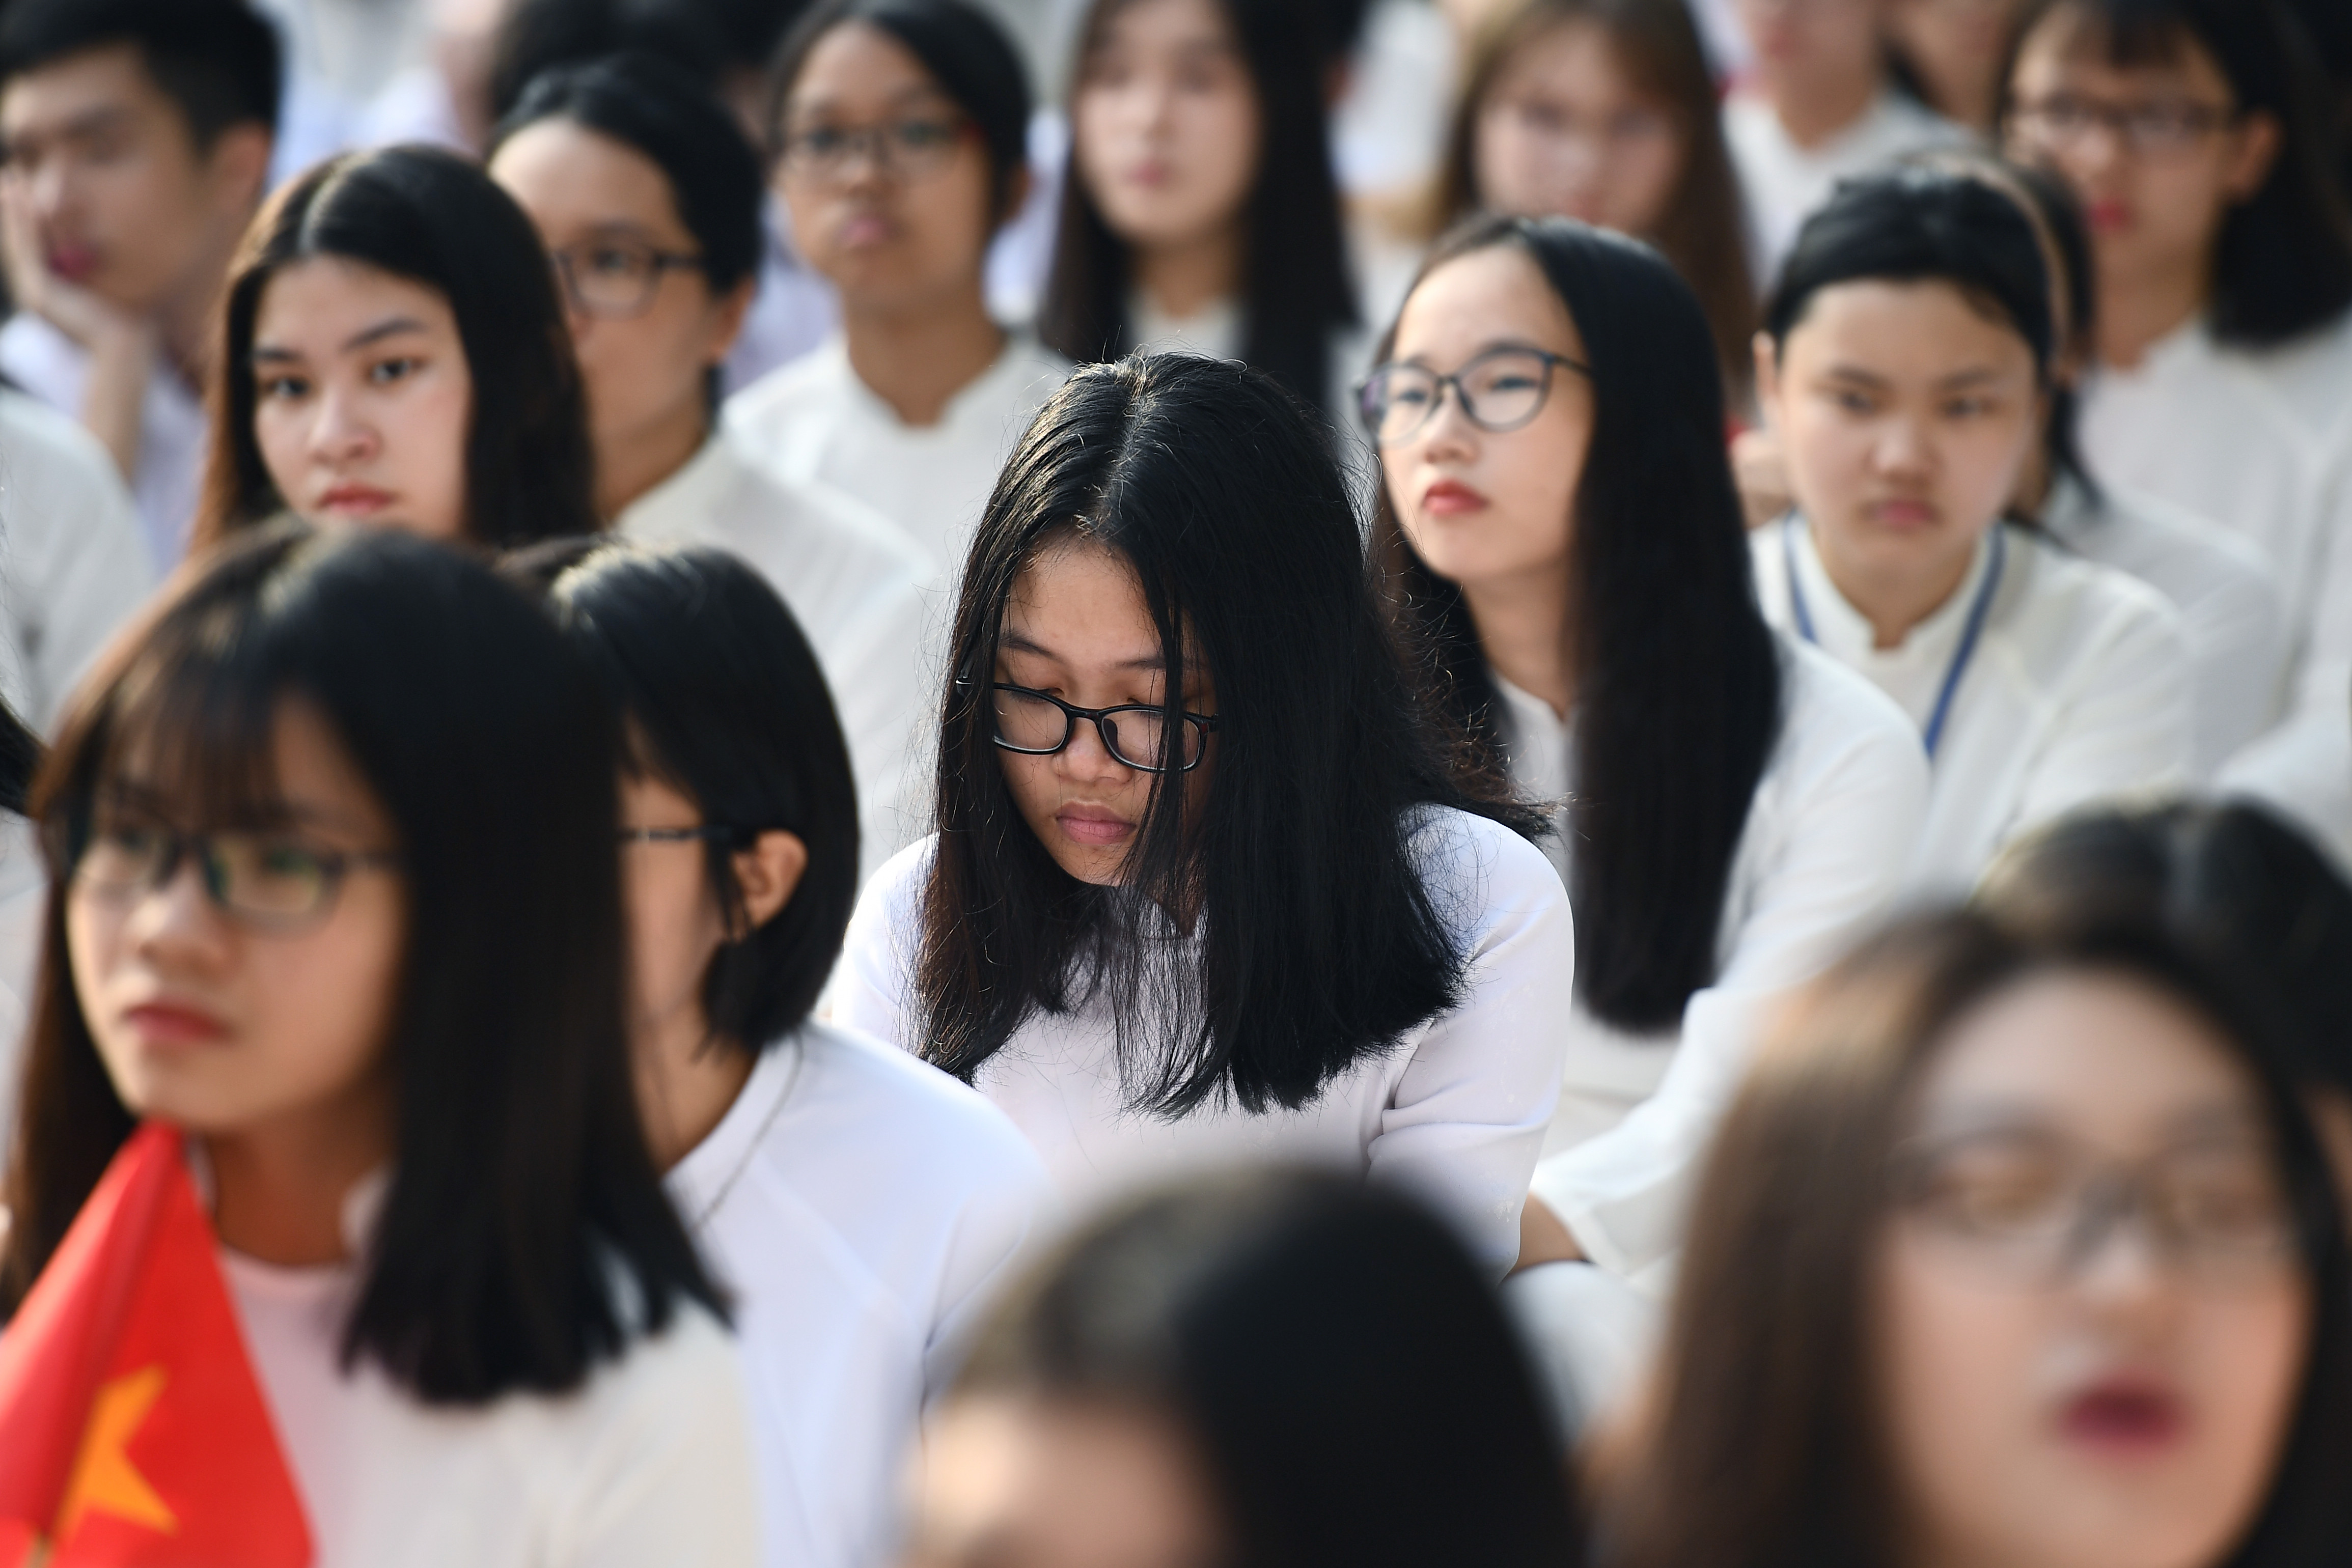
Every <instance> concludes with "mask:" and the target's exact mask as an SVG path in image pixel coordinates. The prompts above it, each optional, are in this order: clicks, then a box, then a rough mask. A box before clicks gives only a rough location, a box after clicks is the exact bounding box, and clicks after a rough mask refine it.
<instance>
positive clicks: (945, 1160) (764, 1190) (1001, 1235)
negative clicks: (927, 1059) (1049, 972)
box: [668, 1023, 1054, 1568]
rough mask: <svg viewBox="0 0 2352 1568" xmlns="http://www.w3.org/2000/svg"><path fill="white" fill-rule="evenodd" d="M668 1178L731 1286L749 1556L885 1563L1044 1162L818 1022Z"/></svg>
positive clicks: (795, 1038) (1039, 1212) (857, 1037)
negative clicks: (754, 1479)
mask: <svg viewBox="0 0 2352 1568" xmlns="http://www.w3.org/2000/svg"><path fill="white" fill-rule="evenodd" d="M668 1185H669V1190H670V1196H671V1197H673V1198H674V1199H675V1200H676V1201H677V1206H678V1210H679V1212H680V1213H681V1214H683V1215H684V1216H685V1217H686V1218H687V1220H688V1224H689V1225H690V1226H691V1227H692V1228H693V1229H694V1232H695V1236H696V1239H698V1241H699V1242H700V1243H701V1245H702V1247H703V1249H704V1250H705V1252H706V1254H707V1255H708V1256H709V1259H710V1262H711V1268H712V1271H713V1272H714V1273H715V1274H716V1275H718V1276H719V1280H720V1281H721V1282H722V1284H723V1285H724V1286H725V1288H726V1289H727V1290H728V1291H729V1293H730V1297H731V1299H732V1300H733V1301H734V1306H735V1331H736V1333H737V1334H738V1335H739V1336H740V1350H741V1354H742V1359H743V1367H744V1374H745V1383H746V1392H747V1395H748V1398H749V1401H750V1404H751V1429H752V1436H753V1438H754V1447H755V1450H756V1452H757V1455H758V1460H759V1475H760V1495H761V1503H762V1509H761V1512H762V1521H761V1522H762V1534H763V1537H764V1541H765V1549H764V1551H763V1552H762V1553H761V1561H762V1562H763V1563H766V1564H767V1568H865V1565H866V1564H869V1563H884V1562H887V1561H889V1560H890V1559H891V1556H892V1554H893V1553H894V1552H895V1551H896V1549H897V1545H898V1542H897V1541H896V1540H895V1535H896V1527H897V1524H898V1480H899V1477H900V1475H901V1473H902V1469H903V1467H904V1466H905V1464H906V1462H907V1459H908V1455H909V1454H910V1453H911V1452H912V1450H913V1447H914V1439H915V1431H916V1425H917V1421H918V1418H919V1415H920V1412H921V1410H922V1407H923V1404H924V1402H925V1400H926V1398H927V1397H930V1396H937V1395H938V1394H940V1392H941V1391H942V1390H943V1388H944V1386H945V1385H946V1383H947V1382H948V1380H949V1379H950V1377H952V1376H953V1375H954V1372H955V1362H956V1357H957V1354H958V1353H959V1352H960V1350H961V1348H962V1345H963V1343H964V1341H965V1340H966V1339H967V1337H968V1336H969V1333H970V1332H971V1330H972V1328H973V1327H974V1326H975V1319H976V1318H977V1317H978V1316H979V1315H980V1314H981V1313H982V1312H984V1311H985V1310H986V1309H987V1307H988V1306H989V1304H990V1302H991V1301H992V1299H993V1297H994V1296H995V1294H996V1292H997V1291H998V1290H999V1289H1000V1288H1001V1287H1002V1286H1003V1283H1004V1282H1005V1281H1006V1278H1007V1276H1008V1275H1009V1274H1011V1273H1012V1272H1013V1271H1014V1270H1016V1269H1017V1267H1018V1265H1019V1263H1020V1262H1021V1260H1023V1258H1024V1255H1025V1252H1026V1251H1027V1249H1030V1248H1031V1247H1032V1245H1033V1244H1034V1241H1035V1240H1036V1239H1037V1238H1038V1237H1039V1236H1040V1234H1041V1233H1042V1232H1043V1230H1044V1229H1045V1228H1046V1225H1047V1222H1048V1221H1049V1219H1050V1218H1051V1216H1052V1214H1053V1212H1054V1199H1053V1188H1052V1185H1051V1184H1050V1183H1049V1182H1048V1181H1047V1180H1046V1176H1045V1168H1044V1166H1041V1165H1039V1164H1038V1161H1037V1156H1036V1155H1034V1154H1033V1153H1031V1152H1030V1149H1029V1145H1028V1144H1027V1142H1026V1141H1025V1140H1024V1139H1023V1137H1022V1136H1021V1134H1020V1132H1019V1131H1018V1129H1016V1128H1015V1127H1014V1126H1013V1124H1012V1123H1011V1122H1009V1121H1007V1120H1006V1119H1005V1117H1004V1113H1003V1112H1001V1111H999V1110H997V1109H996V1107H995V1106H993V1105H991V1104H990V1103H988V1102H987V1101H986V1100H985V1099H983V1098H982V1097H981V1096H980V1095H978V1094H976V1093H974V1092H972V1091H971V1090H970V1089H968V1088H966V1087H964V1085H962V1084H961V1083H959V1082H956V1081H955V1080H954V1079H952V1078H950V1077H949V1076H948V1075H947V1074H946V1073H944V1072H941V1071H938V1070H937V1069H935V1068H932V1067H929V1066H926V1065H925V1064H923V1063H922V1062H919V1061H916V1060H915V1059H914V1058H912V1057H910V1056H908V1055H906V1054H905V1053H904V1052H902V1051H897V1050H894V1049H892V1048H891V1047H889V1046H887V1045H884V1044H883V1043H881V1042H880V1041H879V1040H872V1039H869V1038H867V1037H866V1036H865V1035H861V1034H856V1033H854V1032H852V1031H850V1030H843V1029H835V1028H832V1027H829V1026H827V1025H824V1024H819V1023H809V1024H805V1025H803V1027H802V1028H801V1029H799V1030H796V1031H795V1032H794V1033H793V1035H792V1036H791V1037H789V1038H788V1039H785V1040H781V1041H779V1042H778V1043H776V1044H775V1045H773V1046H772V1047H770V1048H769V1049H768V1050H767V1051H763V1052H761V1056H760V1060H759V1062H758V1064H757V1065H756V1066H755V1067H754V1068H753V1069H752V1071H751V1078H750V1080H749V1081H748V1082H746V1083H745V1084H744V1086H743V1091H742V1092H741V1093H740V1094H738V1095H737V1096H736V1098H735V1103H734V1104H733V1105H732V1106H730V1108H729V1109H728V1112H727V1114H726V1115H725V1117H724V1118H722V1119H721V1120H720V1122H719V1125H718V1126H717V1127H716V1128H714V1129H712V1131H711V1133H710V1135H709V1137H707V1138H705V1139H704V1140H703V1141H702V1142H701V1143H700V1144H699V1145H697V1146H696V1147H695V1149H694V1151H693V1152H692V1153H691V1154H689V1155H687V1156H686V1158H685V1159H684V1160H683V1161H681V1162H680V1163H679V1165H678V1166H677V1169H675V1170H673V1171H672V1172H670V1175H669V1183H668Z"/></svg>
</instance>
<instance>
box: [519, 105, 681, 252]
mask: <svg viewBox="0 0 2352 1568" xmlns="http://www.w3.org/2000/svg"><path fill="white" fill-rule="evenodd" d="M490 174H491V177H492V178H494V179H496V180H497V181H498V183H499V184H501V185H503V186H505V187H506V188H507V191H508V192H509V193H510V194H511V195H512V196H513V197H514V198H515V200H516V201H517V202H519V203H520V204H521V205H522V208H523V210H524V211H525V212H526V213H529V214H530V219H531V222H532V223H534V224H536V225H539V227H540V228H541V229H542V230H545V231H547V232H548V233H549V235H551V237H553V238H554V239H555V240H556V243H558V244H562V243H564V241H566V240H568V239H570V238H572V237H573V235H572V233H571V232H570V231H573V230H580V229H589V228H594V227H598V226H617V225H631V226H634V227H636V228H640V229H644V230H646V231H648V232H652V233H656V234H659V235H664V236H671V237H675V236H683V235H684V234H685V224H684V222H683V220H681V219H680V218H679V217H678V214H677V199H676V196H675V194H674V193H672V191H671V190H670V183H669V179H668V176H667V175H666V174H664V173H663V172H662V170H661V166H660V165H659V164H657V163H656V162H654V161H653V160H652V159H650V158H648V157H646V155H645V154H644V153H643V152H638V151H637V150H636V149H635V148H634V147H632V146H630V145H629V144H628V143H627V142H625V141H620V140H618V139H616V138H614V137H611V136H607V135H605V134H604V133H603V132H602V131H592V130H590V129H589V128H588V127H587V126H584V125H582V124H581V123H579V121H577V120H563V119H554V120H541V121H539V122H538V123H537V124H535V125H530V126H526V127H525V128H524V129H523V130H521V131H517V132H516V133H515V134H514V135H513V136H511V137H509V138H508V139H507V141H506V143H505V145H503V146H501V147H500V148H499V152H498V156H497V157H495V158H493V159H492V160H491V161H490Z"/></svg>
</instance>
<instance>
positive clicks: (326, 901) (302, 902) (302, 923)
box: [68, 821, 401, 934]
mask: <svg viewBox="0 0 2352 1568" xmlns="http://www.w3.org/2000/svg"><path fill="white" fill-rule="evenodd" d="M184 862H193V863H194V866H195V868H196V873H197V880H198V881H199V882H200V883H202V884H203V886H204V890H205V897H207V898H208V899H210V900H211V901H212V904H213V906H214V907H215V908H216V909H218V910H219V911H220V912H221V913H222V914H224V915H227V916H228V917H229V918H231V919H232V920H235V921H236V922H237V923H239V924H240V925H246V926H249V927H251V928H253V929H255V930H258V931H266V932H272V933H278V934H284V933H289V932H297V931H302V930H306V929H309V928H310V927H312V926H315V925H319V924H320V922H322V921H324V920H325V919H326V918H327V916H328V915H330V914H331V913H332V912H333V910H334V906H335V900H336V898H337V896H338V895H339V894H341V892H342V887H343V883H345V882H346V881H348V880H349V879H350V878H351V876H352V874H353V873H356V872H360V871H395V870H397V869H399V867H400V864H401V860H400V857H399V856H398V855H396V854H394V853H392V852H390V851H385V850H331V849H327V848H324V847H322V846H320V845H318V844H314V843H311V842H310V841H307V840H305V839H303V838H302V837H301V836H300V835H299V834H296V833H291V832H284V831H268V830H260V829H256V830H229V831H221V832H205V833H184V832H181V831H179V830H177V829H175V828H168V827H164V826H163V825H162V824H160V823H155V822H145V821H111V822H101V823H100V824H99V825H98V826H97V827H96V828H95V829H94V830H93V831H90V833H89V837H88V838H87V839H86V840H85V841H83V842H82V843H81V844H80V846H79V849H78V851H77V852H75V853H74V855H73V856H72V865H73V872H72V875H71V879H70V881H69V883H68V885H69V886H70V887H71V888H72V890H73V891H74V892H76V893H79V894H85V895H87V896H89V897H93V898H99V899H103V900H106V901H108V902H110V903H127V902H129V901H131V900H133V899H137V898H141V897H144V896H145V895H146V894H151V893H154V892H156V891H158V890H160V889H162V888H165V887H168V886H170V885H171V883H172V879H173V877H175V876H177V875H178V874H179V870H180V867H181V865H182V864H183V863H184Z"/></svg>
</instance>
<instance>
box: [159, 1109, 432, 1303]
mask: <svg viewBox="0 0 2352 1568" xmlns="http://www.w3.org/2000/svg"><path fill="white" fill-rule="evenodd" d="M204 1143H205V1154H206V1155H208V1156H209V1157H210V1159H211V1161H212V1169H213V1184H214V1186H213V1190H214V1196H215V1202H214V1205H213V1228H214V1231H215V1234H216V1235H218V1236H219V1238H220V1240H221V1245H223V1246H225V1247H226V1248H228V1249H230V1250H231V1251H233V1252H241V1253H243V1254H244V1255H245V1256H247V1257H248V1258H253V1259H257V1260H260V1261H262V1262H264V1263H275V1264H278V1265H280V1266H283V1267H288V1268H304V1267H315V1266H318V1265H320V1264H330V1263H340V1262H343V1261H345V1260H347V1259H349V1258H350V1256H351V1247H350V1245H349V1243H348V1242H347V1240H346V1239H345V1238H344V1235H343V1204H344V1201H345V1200H346V1199H347V1198H349V1197H351V1193H352V1188H353V1187H354V1186H358V1185H359V1183H360V1182H361V1181H362V1179H363V1178H365V1177H366V1176H368V1175H369V1174H370V1173H371V1172H373V1171H375V1170H377V1169H380V1168H381V1167H382V1166H383V1165H384V1164H385V1163H386V1162H387V1161H389V1160H390V1159H391V1157H392V1136H391V1113H390V1103H389V1095H388V1094H386V1093H384V1092H383V1091H382V1089H381V1088H380V1087H373V1086H372V1087H371V1088H370V1089H368V1090H365V1091H362V1092H357V1093H354V1094H353V1095H351V1096H348V1097H347V1102H346V1103H343V1104H341V1105H337V1106H333V1107H330V1108H327V1109H324V1110H314V1111H311V1112H308V1113H304V1114H302V1115H300V1116H299V1117H292V1118H288V1119H286V1120H284V1121H282V1122H279V1123H276V1124H270V1125H268V1126H266V1127H262V1128H257V1129H251V1130H247V1131H244V1132H239V1133H236V1134H217V1135H214V1136H209V1137H206V1138H205V1140H204Z"/></svg>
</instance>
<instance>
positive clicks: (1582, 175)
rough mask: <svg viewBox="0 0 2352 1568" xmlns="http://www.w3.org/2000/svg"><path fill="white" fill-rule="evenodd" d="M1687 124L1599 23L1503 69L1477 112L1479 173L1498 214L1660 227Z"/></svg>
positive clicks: (1534, 42)
mask: <svg viewBox="0 0 2352 1568" xmlns="http://www.w3.org/2000/svg"><path fill="white" fill-rule="evenodd" d="M1685 151H1686V149H1685V136H1684V132H1683V128H1682V127H1681V126H1680V125H1679V124H1678V123H1677V122H1676V120H1675V112H1674V109H1673V106H1672V105H1670V104H1668V103H1666V102H1665V101H1664V100H1663V99H1660V98H1659V97H1658V96H1657V95H1655V94H1654V93H1651V92H1649V91H1647V90H1645V89H1643V86H1642V84H1641V83H1640V82H1639V81H1638V80H1636V79H1635V78H1634V77H1633V73H1632V72H1631V71H1629V70H1628V69H1627V61H1626V59H1625V57H1624V54H1623V52H1622V50H1620V49H1619V48H1618V47H1617V45H1616V43H1615V41H1614V40H1612V38H1611V37H1610V36H1609V29H1608V28H1607V27H1605V26H1602V25H1601V23H1599V22H1595V21H1572V22H1565V23H1561V24H1560V25H1559V26H1554V27H1550V28H1549V29H1547V30H1545V31H1544V32H1541V33H1538V35H1536V37H1533V38H1530V39H1528V41H1527V43H1526V44H1525V45H1523V46H1522V47H1520V48H1519V49H1518V50H1517V51H1516V53H1515V54H1514V55H1513V57H1512V58H1511V60H1510V62H1509V63H1508V64H1507V65H1506V66H1505V67H1504V68H1503V69H1502V70H1501V71H1500V72H1499V73H1497V75H1496V78H1495V85H1494V87H1493V88H1492V89H1491V90H1490V91H1489V92H1488V93H1487V95H1486V103H1485V104H1484V105H1483V106H1482V107H1481V108H1480V110H1479V114H1478V136H1477V152H1476V163H1477V168H1476V173H1477V183H1478V194H1479V196H1480V198H1481V204H1483V205H1484V206H1486V209H1487V210H1488V211H1490V212H1497V213H1514V214H1519V215H1522V216H1526V217H1538V218H1540V217H1563V218H1577V219H1580V220H1581V221H1583V222H1585V223H1588V224H1597V225H1600V226H1601V227H1602V228H1611V229H1615V230H1617V231H1618V232H1619V233H1621V234H1629V235H1652V234H1654V233H1656V232H1657V228H1658V225H1659V223H1660V222H1661V221H1662V220H1663V219H1664V217H1665V214H1666V206H1667V204H1668V203H1669V202H1670V201H1672V200H1673V197H1674V193H1675V181H1676V180H1678V179H1680V178H1681V176H1682V170H1683V161H1684V157H1685Z"/></svg>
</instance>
